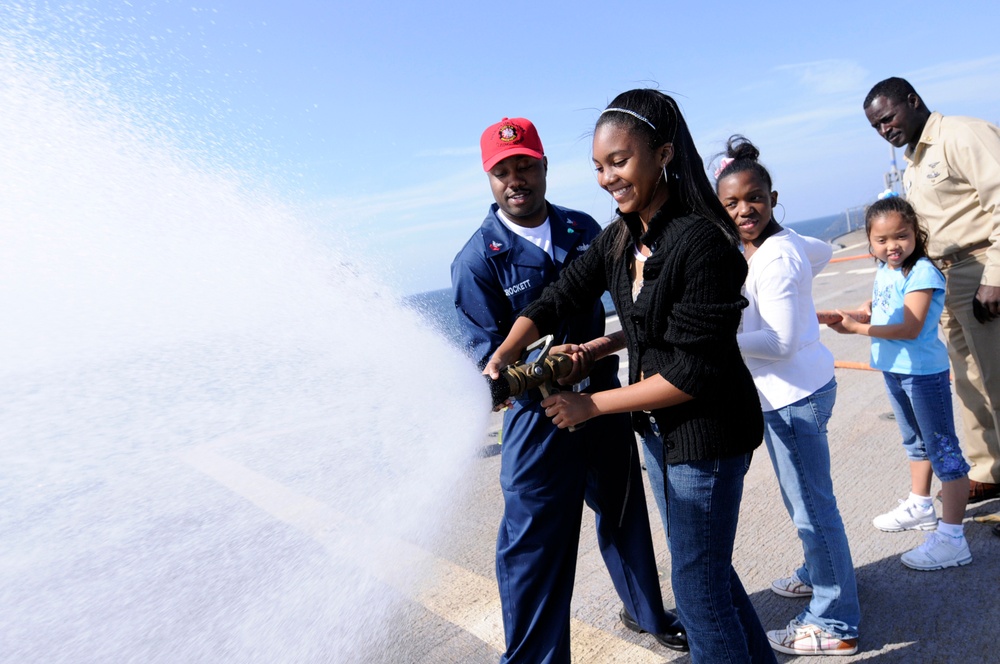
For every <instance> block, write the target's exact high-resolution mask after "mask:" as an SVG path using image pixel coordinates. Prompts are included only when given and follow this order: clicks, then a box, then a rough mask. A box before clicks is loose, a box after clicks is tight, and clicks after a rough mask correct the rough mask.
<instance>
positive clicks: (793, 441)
mask: <svg viewBox="0 0 1000 664" xmlns="http://www.w3.org/2000/svg"><path fill="white" fill-rule="evenodd" d="M836 400H837V381H836V379H831V380H830V382H829V383H827V384H826V385H824V386H823V387H821V388H820V389H818V390H817V391H816V392H814V393H813V394H811V395H809V396H808V397H805V398H804V399H800V400H798V401H796V402H795V403H793V404H790V405H788V406H785V407H784V408H779V409H778V410H773V411H770V412H766V413H764V442H765V443H766V444H767V452H768V454H769V455H770V456H771V464H772V465H773V466H774V473H775V475H777V477H778V484H779V485H780V487H781V498H782V500H784V501H785V508H786V509H787V510H788V515H789V516H791V517H792V523H794V524H795V527H796V528H797V529H798V531H799V539H800V540H802V549H803V552H804V554H805V564H804V565H803V566H802V567H800V568H799V569H798V570H796V571H795V573H796V575H798V577H799V579H801V580H802V582H803V583H808V584H809V585H810V586H812V589H813V596H812V599H811V600H810V602H809V606H808V607H807V608H806V610H805V611H803V612H802V613H801V614H800V615H799V616H798V620H799V621H800V622H803V623H806V624H810V625H817V626H819V627H821V628H823V629H824V630H825V631H827V632H830V633H831V634H834V635H836V636H838V637H840V638H845V639H849V638H855V637H857V635H858V623H859V622H860V620H861V609H860V607H859V605H858V588H857V584H856V582H855V579H854V563H853V562H852V561H851V550H850V547H849V546H848V544H847V533H846V532H845V531H844V521H843V519H841V517H840V510H839V509H837V499H836V497H835V496H834V495H833V481H832V480H831V479H830V447H829V445H828V443H827V439H826V424H827V422H828V421H829V420H830V414H831V413H832V412H833V404H834V402H835V401H836Z"/></svg>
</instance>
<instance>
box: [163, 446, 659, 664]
mask: <svg viewBox="0 0 1000 664" xmlns="http://www.w3.org/2000/svg"><path fill="white" fill-rule="evenodd" d="M179 456H180V457H181V459H182V460H183V461H185V462H186V463H188V464H189V465H191V466H193V467H194V468H195V469H197V470H198V471H200V472H202V473H203V474H205V475H207V476H209V477H211V478H212V479H213V480H215V481H216V482H218V483H219V484H221V485H222V486H224V487H226V488H227V489H229V490H230V491H232V492H233V493H236V494H237V495H239V496H242V497H243V498H245V499H246V500H248V501H250V502H251V503H253V504H254V505H256V506H257V507H259V508H261V509H262V510H264V511H265V512H267V513H268V514H270V515H271V516H273V517H275V518H276V519H279V520H281V521H283V522H285V523H287V524H288V525H290V526H292V527H294V528H296V529H298V530H300V531H302V532H304V533H306V534H307V535H308V536H309V537H311V538H313V539H314V540H316V541H317V542H319V543H320V544H322V545H323V546H324V547H326V548H328V549H330V550H331V551H334V550H335V551H336V553H337V555H338V556H344V555H348V556H349V555H351V554H352V553H355V551H356V552H358V556H357V558H356V559H355V560H354V561H353V562H355V563H356V564H357V565H358V566H359V567H362V568H364V569H366V570H368V571H369V572H370V573H371V574H372V575H374V576H375V577H377V578H379V579H380V580H382V581H383V582H385V583H387V584H388V585H390V586H392V587H393V588H395V589H396V590H398V591H400V592H402V593H404V594H406V595H407V596H408V597H410V598H411V599H412V600H414V601H415V602H418V603H419V604H421V605H422V606H424V607H425V608H426V609H427V610H428V611H431V612H433V613H435V614H437V615H438V616H440V617H441V618H443V619H445V620H447V621H448V622H450V623H452V624H453V625H456V626H457V627H459V628H461V629H463V630H465V631H466V632H468V633H469V634H472V635H473V636H475V637H476V638H478V639H480V640H481V641H483V642H484V643H486V644H488V645H489V646H491V647H492V648H493V649H494V650H496V651H497V653H500V652H501V651H502V650H503V647H504V642H503V625H502V623H501V615H500V596H499V594H498V592H497V587H496V582H495V581H494V580H493V579H486V578H484V577H482V576H479V575H478V574H473V573H472V572H470V571H468V570H466V569H464V568H462V567H459V566H458V565H455V564H454V563H452V562H450V561H448V560H444V559H442V558H438V557H436V556H434V555H433V554H431V553H430V552H428V551H426V550H424V549H422V548H420V547H418V546H415V545H413V544H410V543H408V542H405V541H403V540H400V539H397V538H391V537H388V536H385V535H382V534H380V533H377V532H373V531H372V530H371V529H369V528H366V527H365V526H364V525H363V524H360V523H358V522H355V521H353V520H351V519H349V518H348V517H346V516H345V515H342V514H339V513H338V512H337V511H336V510H334V509H332V508H331V507H330V506H329V505H327V504H325V503H323V502H320V501H318V500H315V499H313V498H310V497H308V496H305V495H302V494H300V493H298V492H296V491H293V490H292V489H289V488H288V487H286V486H285V485H283V484H280V483H279V482H275V481H274V480H272V479H270V478H269V477H267V476H265V475H261V474H260V473H257V472H255V471H253V470H250V469H249V468H247V467H246V466H243V465H242V464H239V463H237V462H235V461H233V460H231V459H229V458H227V457H224V456H222V455H220V454H218V453H217V452H215V451H213V450H212V449H210V448H209V446H201V447H195V448H191V449H188V450H185V451H184V452H182V453H181V454H180V455H179ZM345 523H349V524H350V529H351V537H352V538H353V539H355V540H356V541H357V540H361V541H363V544H364V545H362V546H358V547H356V549H355V548H354V547H343V546H337V545H338V543H342V540H341V538H339V537H336V531H338V530H339V528H340V527H341V526H343V524H345ZM375 546H377V547H380V548H382V547H384V548H388V549H390V550H392V551H397V552H398V553H399V555H398V557H397V560H398V561H400V562H402V563H404V564H400V565H394V566H390V567H391V568H390V569H376V568H370V567H369V566H368V565H367V564H366V563H367V562H368V561H366V560H365V559H364V558H363V552H364V551H370V550H372V547H375ZM335 547H336V548H335ZM344 548H351V549H352V551H344ZM415 570H419V576H417V575H415V574H414V572H415ZM414 578H429V579H433V580H435V581H436V582H435V583H433V584H428V586H427V587H418V586H415V585H414V583H413V580H414ZM571 633H572V640H573V645H572V648H573V661H574V662H577V663H578V664H605V663H606V662H611V661H614V662H622V663H628V664H631V663H635V664H646V663H647V662H648V663H650V664H653V663H657V662H663V661H664V660H663V657H660V656H658V655H656V654H655V653H654V652H653V651H651V650H649V649H647V648H643V647H641V646H638V645H636V644H634V643H630V642H628V641H624V640H622V639H619V638H617V637H616V636H614V635H613V634H609V633H608V632H605V631H603V630H600V629H597V628H596V627H593V626H591V625H588V624H586V623H584V622H581V621H579V620H576V619H573V620H572V621H571Z"/></svg>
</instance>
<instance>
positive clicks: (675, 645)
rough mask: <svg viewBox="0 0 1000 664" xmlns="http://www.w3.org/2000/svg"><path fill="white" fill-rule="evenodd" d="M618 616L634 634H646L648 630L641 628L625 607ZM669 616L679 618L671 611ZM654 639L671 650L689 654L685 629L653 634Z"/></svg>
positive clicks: (679, 628)
mask: <svg viewBox="0 0 1000 664" xmlns="http://www.w3.org/2000/svg"><path fill="white" fill-rule="evenodd" d="M618 615H619V616H620V617H621V619H622V624H623V625H625V627H627V628H629V629H630V630H632V631H633V632H638V633H639V634H646V633H647V632H646V630H644V629H643V628H642V627H640V626H639V623H637V622H636V621H635V618H633V617H632V616H631V615H630V614H629V612H628V610H627V609H626V608H625V607H624V606H623V607H622V610H621V611H619V612H618ZM667 615H668V616H673V618H675V619H676V618H677V616H675V615H674V614H672V613H671V612H670V611H667ZM653 638H654V639H656V640H657V642H659V644H660V645H661V646H666V647H667V648H670V649H671V650H680V651H681V652H687V650H688V637H687V633H685V631H684V628H683V627H677V628H672V629H670V630H668V631H666V632H664V633H663V634H653Z"/></svg>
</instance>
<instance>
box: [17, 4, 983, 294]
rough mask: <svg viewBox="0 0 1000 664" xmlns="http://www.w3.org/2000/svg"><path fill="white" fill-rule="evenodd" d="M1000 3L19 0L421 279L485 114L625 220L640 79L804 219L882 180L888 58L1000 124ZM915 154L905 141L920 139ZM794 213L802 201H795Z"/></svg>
mask: <svg viewBox="0 0 1000 664" xmlns="http://www.w3.org/2000/svg"><path fill="white" fill-rule="evenodd" d="M998 24H1000V3H997V2H996V1H995V0H991V1H977V0H968V1H963V2H960V3H951V4H949V5H948V6H947V7H946V8H945V7H943V6H942V5H940V3H931V2H922V1H918V0H911V1H910V2H907V3H893V4H890V5H884V4H883V5H880V4H876V3H862V2H852V1H847V2H838V3H802V2H758V3H748V2H731V1H722V2H711V1H705V2H673V1H670V0H659V1H656V2H618V3H599V2H594V1H593V0H577V1H574V2H562V1H556V2H543V1H541V0H535V1H534V2H520V1H517V0H512V1H510V2H506V3H502V4H497V5H490V4H488V3H470V2H468V1H467V0H466V1H462V2H457V1H453V0H439V1H438V2H435V3H413V2H398V1H397V2H380V1H378V0H373V1H371V2H366V3H346V2H342V1H330V2H319V1H315V2H306V1H304V0H283V1H282V2H275V1H273V0H150V1H143V0H130V1H128V2H126V1H123V0H100V1H98V0H89V1H87V0H83V1H78V0H58V1H51V2H47V1H35V2H26V1H21V0H5V2H4V8H3V9H2V10H0V31H3V32H4V33H9V31H16V32H18V34H29V35H31V36H32V37H33V38H38V39H40V40H43V41H44V44H45V47H44V48H40V49H38V50H39V53H38V54H37V57H39V58H57V59H59V60H60V62H62V63H63V66H66V67H70V68H73V67H78V68H80V69H81V70H82V71H86V72H87V73H88V75H89V76H93V77H96V78H97V79H99V80H100V81H102V82H103V83H104V84H105V85H106V86H107V88H108V90H109V91H110V93H111V94H113V95H114V96H115V97H116V98H118V99H120V100H121V103H122V104H123V105H126V106H128V107H130V108H132V109H134V110H135V111H136V112H137V113H138V114H140V115H142V116H143V117H146V118H148V119H149V120H150V121H152V122H156V123H158V125H159V126H161V127H162V128H163V130H164V131H165V132H166V133H168V134H169V135H170V136H171V139H172V140H175V141H177V142H178V143H179V144H182V145H184V146H185V147H186V148H187V149H189V150H190V151H191V152H192V153H193V154H198V155H200V156H202V157H204V158H205V159H206V161H208V162H214V163H215V164H216V165H217V166H224V167H226V168H232V169H234V170H236V171H239V172H241V173H244V174H246V177H247V179H248V181H251V182H256V183H259V186H260V187H262V188H267V190H268V191H269V192H274V193H275V195H277V196H279V197H280V198H281V199H282V200H284V201H285V202H287V203H289V204H291V205H294V206H295V207H296V208H297V209H299V210H300V211H301V214H303V215H304V216H306V217H308V218H310V219H312V220H314V221H315V222H316V223H318V224H319V225H320V226H321V228H322V229H323V231H324V233H325V234H326V238H327V239H328V241H329V242H331V244H334V245H339V244H343V245H344V246H350V247H351V248H352V249H351V250H352V251H355V252H358V253H359V254H362V255H365V256H366V257H367V259H368V260H371V261H374V262H375V263H376V264H377V265H378V266H379V268H380V270H382V271H383V272H384V275H385V279H386V281H387V283H389V284H391V285H393V286H394V287H396V288H398V290H399V291H400V292H401V293H403V294H408V293H416V292H421V291H426V290H432V289H438V288H445V287H448V285H449V283H450V275H449V265H450V263H451V260H452V258H453V257H454V256H455V254H456V253H457V252H458V250H459V249H460V248H461V247H462V245H463V244H464V243H465V241H466V240H467V239H468V238H469V237H470V236H471V234H472V233H473V232H474V231H475V230H476V228H477V227H478V226H479V224H480V223H481V221H482V219H483V217H484V216H485V214H486V212H487V209H488V206H489V204H490V203H492V196H491V194H490V190H489V186H488V182H487V177H486V175H485V174H484V173H483V171H482V165H481V163H482V162H481V159H480V157H479V137H480V134H481V133H482V131H483V130H484V129H485V128H486V127H487V126H489V125H490V124H493V123H495V122H498V121H499V120H500V119H501V118H503V117H527V118H529V119H531V120H532V121H533V122H534V123H535V125H536V126H537V128H538V130H539V133H540V135H541V138H542V141H543V143H544V146H545V151H546V155H547V156H548V159H549V178H548V194H547V198H548V200H549V201H550V202H552V203H555V204H558V205H563V206H567V207H572V208H576V209H581V210H584V211H586V212H588V213H590V214H591V215H593V216H594V217H595V218H596V219H597V220H598V221H599V222H600V223H602V224H606V223H607V222H608V221H609V220H610V219H611V216H612V214H613V209H614V206H613V205H612V203H611V199H610V196H608V195H607V193H605V192H603V191H602V190H600V189H599V187H598V186H597V184H596V180H595V177H594V172H593V167H592V164H591V160H590V145H591V139H590V134H591V132H592V129H593V126H594V122H595V121H596V119H597V116H598V114H599V112H600V110H601V109H603V108H604V107H605V106H606V105H607V103H608V102H609V101H610V100H611V99H612V98H614V97H615V96H616V95H617V94H618V93H620V92H622V91H624V90H628V89H631V88H637V87H656V88H659V89H661V90H664V91H666V92H668V93H670V94H671V95H673V96H674V97H675V98H676V99H677V100H678V102H679V104H680V107H681V110H682V112H683V113H684V116H685V118H686V119H687V122H688V124H689V126H690V128H691V131H692V134H693V135H694V138H695V141H696V143H697V145H698V149H699V152H700V153H701V157H702V159H703V161H708V160H709V159H710V157H712V156H713V155H715V154H717V153H718V152H720V151H721V150H722V148H723V146H724V143H725V140H726V138H727V137H728V136H730V135H731V134H734V133H742V134H744V135H746V136H747V137H748V138H750V139H751V140H752V141H753V142H754V143H755V144H756V145H757V146H758V147H759V148H760V149H761V161H762V162H764V164H765V165H766V166H767V167H768V168H769V170H770V171H771V174H772V176H773V179H774V183H775V188H776V189H777V190H778V191H779V194H780V201H781V203H782V204H783V206H784V210H785V215H786V216H785V221H786V222H793V223H794V222H796V221H803V220H808V219H812V218H816V217H821V216H826V215H832V214H837V213H839V212H843V211H844V210H845V209H847V208H849V207H854V206H859V205H863V204H865V203H867V202H870V201H871V200H874V198H875V196H876V195H877V194H878V193H879V192H880V191H882V189H884V183H883V174H884V173H885V171H886V170H887V169H888V167H889V163H890V149H889V145H888V143H886V142H885V141H884V140H882V139H881V138H880V137H879V136H878V135H877V134H876V133H875V132H874V130H873V129H872V128H871V127H870V126H869V125H868V122H867V120H866V118H865V116H864V113H863V111H862V107H861V104H862V101H863V99H864V96H865V94H866V93H867V92H868V90H869V89H870V88H871V86H872V85H874V84H875V83H876V82H878V81H879V80H882V79H883V78H886V77H889V76H902V77H904V78H907V79H908V80H909V81H910V82H911V83H912V84H913V85H914V87H915V88H916V89H917V91H918V92H919V93H920V94H921V96H922V97H923V99H924V101H925V102H926V103H927V105H928V106H929V107H930V108H931V109H932V110H937V111H941V112H942V113H945V114H956V115H970V116H976V117H981V118H985V119H987V120H990V121H992V122H997V121H1000V42H998V41H997V39H996V26H997V25H998ZM897 158H898V160H899V164H900V166H902V164H903V161H902V155H901V154H898V155H897ZM779 214H780V211H779Z"/></svg>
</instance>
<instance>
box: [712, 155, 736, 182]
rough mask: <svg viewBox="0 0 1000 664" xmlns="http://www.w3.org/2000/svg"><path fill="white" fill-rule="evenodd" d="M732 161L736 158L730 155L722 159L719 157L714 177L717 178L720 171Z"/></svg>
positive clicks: (720, 173)
mask: <svg viewBox="0 0 1000 664" xmlns="http://www.w3.org/2000/svg"><path fill="white" fill-rule="evenodd" d="M734 161H736V160H735V159H733V158H732V157H723V158H722V159H720V160H719V167H718V168H717V169H715V179H716V180H718V179H719V176H720V175H722V171H724V170H726V168H727V167H728V166H729V164H731V163H733V162H734Z"/></svg>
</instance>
